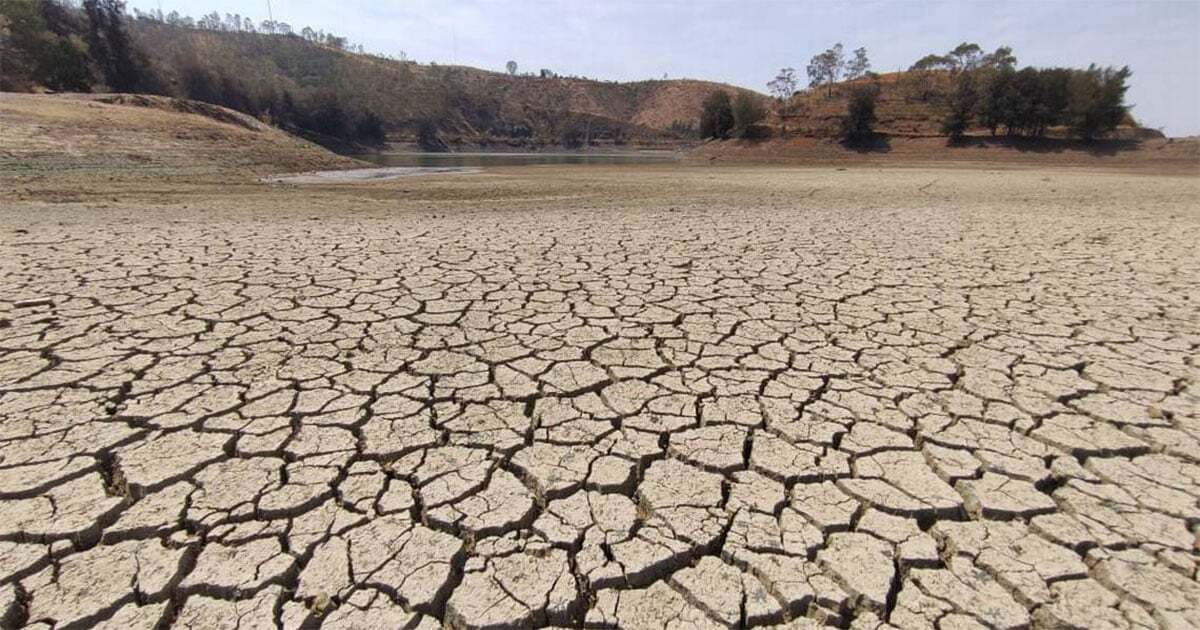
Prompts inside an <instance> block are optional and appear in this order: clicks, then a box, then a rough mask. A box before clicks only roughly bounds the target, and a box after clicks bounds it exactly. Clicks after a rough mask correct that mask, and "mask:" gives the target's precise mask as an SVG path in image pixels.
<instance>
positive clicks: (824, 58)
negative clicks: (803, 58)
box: [808, 42, 846, 97]
mask: <svg viewBox="0 0 1200 630" xmlns="http://www.w3.org/2000/svg"><path fill="white" fill-rule="evenodd" d="M845 66H846V58H845V55H844V54H843V53H842V44H841V42H839V43H837V44H834V45H833V47H832V48H829V49H827V50H826V51H825V52H823V53H821V54H819V55H814V56H813V58H812V59H811V60H810V61H809V62H808V85H809V87H813V88H817V87H821V86H822V85H824V86H825V87H826V88H827V89H828V94H827V95H828V96H830V97H832V96H833V84H834V83H837V81H838V79H839V78H840V77H841V76H842V70H843V69H844V68H845Z"/></svg>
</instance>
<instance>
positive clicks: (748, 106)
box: [733, 92, 767, 138]
mask: <svg viewBox="0 0 1200 630" xmlns="http://www.w3.org/2000/svg"><path fill="white" fill-rule="evenodd" d="M766 117H767V109H766V108H765V107H763V104H762V101H761V100H760V99H759V97H758V96H756V95H753V94H751V93H749V92H738V95H737V97H736V98H734V99H733V132H734V133H735V134H737V136H738V137H739V138H751V137H753V136H754V135H755V130H754V127H755V125H757V124H758V123H760V122H762V120H763V119H764V118H766Z"/></svg>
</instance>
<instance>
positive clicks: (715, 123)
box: [700, 90, 733, 139]
mask: <svg viewBox="0 0 1200 630" xmlns="http://www.w3.org/2000/svg"><path fill="white" fill-rule="evenodd" d="M731 131H733V104H732V103H731V102H730V100H729V94H727V93H726V92H725V91H723V90H715V91H714V92H713V93H712V94H709V95H708V98H706V99H704V104H703V106H702V109H701V111H700V137H701V138H718V139H725V138H728V137H729V133H730V132H731Z"/></svg>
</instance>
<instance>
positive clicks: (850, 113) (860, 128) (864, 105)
mask: <svg viewBox="0 0 1200 630" xmlns="http://www.w3.org/2000/svg"><path fill="white" fill-rule="evenodd" d="M878 96H879V85H878V84H876V83H868V84H867V85H860V86H858V87H857V88H855V89H854V91H853V92H851V94H850V105H849V107H848V108H847V111H846V117H845V118H843V119H842V138H843V139H845V140H846V142H848V143H850V144H858V143H864V142H866V141H868V140H870V139H871V138H872V137H874V135H875V101H876V99H877V98H878Z"/></svg>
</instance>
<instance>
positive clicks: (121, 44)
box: [83, 0, 149, 92]
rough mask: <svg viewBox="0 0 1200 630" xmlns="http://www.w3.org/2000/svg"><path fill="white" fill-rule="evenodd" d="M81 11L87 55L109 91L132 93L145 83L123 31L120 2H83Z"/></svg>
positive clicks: (146, 77)
mask: <svg viewBox="0 0 1200 630" xmlns="http://www.w3.org/2000/svg"><path fill="white" fill-rule="evenodd" d="M83 10H84V13H85V14H86V15H87V19H88V32H87V44H88V53H89V54H90V55H91V57H92V59H93V60H95V62H96V64H97V65H98V66H99V67H100V71H101V72H102V73H103V74H104V80H105V82H106V83H107V84H108V86H109V87H110V88H112V89H113V90H116V91H118V92H134V91H138V88H143V87H146V83H147V82H148V79H149V78H148V76H147V73H146V72H145V70H144V65H145V64H144V63H142V60H141V59H138V58H137V57H138V55H137V53H136V51H135V50H134V48H133V43H132V42H131V41H130V39H129V34H128V33H126V32H125V22H124V16H125V3H124V2H122V1H121V0H84V2H83Z"/></svg>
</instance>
